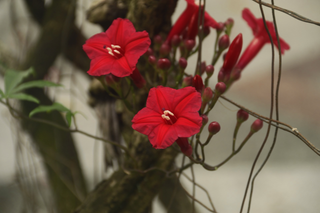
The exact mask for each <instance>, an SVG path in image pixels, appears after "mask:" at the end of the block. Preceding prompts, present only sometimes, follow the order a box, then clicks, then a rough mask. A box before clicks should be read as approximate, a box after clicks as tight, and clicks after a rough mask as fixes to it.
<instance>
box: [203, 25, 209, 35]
mask: <svg viewBox="0 0 320 213" xmlns="http://www.w3.org/2000/svg"><path fill="white" fill-rule="evenodd" d="M209 34H210V28H209V27H207V26H204V28H203V36H204V37H207V36H208V35H209Z"/></svg>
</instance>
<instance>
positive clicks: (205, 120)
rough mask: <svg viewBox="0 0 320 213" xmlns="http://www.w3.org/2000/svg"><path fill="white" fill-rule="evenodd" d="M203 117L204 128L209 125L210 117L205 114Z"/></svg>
mask: <svg viewBox="0 0 320 213" xmlns="http://www.w3.org/2000/svg"><path fill="white" fill-rule="evenodd" d="M201 117H202V126H204V125H206V124H207V123H208V120H209V119H208V116H207V115H205V114H203V115H201Z"/></svg>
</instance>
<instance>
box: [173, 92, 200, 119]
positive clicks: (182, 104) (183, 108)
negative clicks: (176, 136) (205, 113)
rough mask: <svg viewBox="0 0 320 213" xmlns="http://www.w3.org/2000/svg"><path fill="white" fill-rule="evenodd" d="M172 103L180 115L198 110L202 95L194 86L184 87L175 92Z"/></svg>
mask: <svg viewBox="0 0 320 213" xmlns="http://www.w3.org/2000/svg"><path fill="white" fill-rule="evenodd" d="M172 105H173V106H175V107H174V109H173V113H174V114H175V115H177V116H178V117H179V116H180V115H182V114H183V113H185V112H189V111H190V112H191V111H193V112H197V111H198V110H199V109H200V107H201V95H200V93H199V92H197V91H196V89H195V88H194V87H185V88H182V89H180V90H179V92H177V93H176V94H175V96H174V99H173V101H172Z"/></svg>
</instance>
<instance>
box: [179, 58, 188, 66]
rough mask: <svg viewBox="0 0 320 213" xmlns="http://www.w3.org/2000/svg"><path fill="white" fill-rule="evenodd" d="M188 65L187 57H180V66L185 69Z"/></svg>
mask: <svg viewBox="0 0 320 213" xmlns="http://www.w3.org/2000/svg"><path fill="white" fill-rule="evenodd" d="M187 65H188V61H187V60H186V59H185V58H183V57H181V58H180V59H179V66H180V67H181V68H182V69H185V68H186V67H187Z"/></svg>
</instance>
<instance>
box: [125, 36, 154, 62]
mask: <svg viewBox="0 0 320 213" xmlns="http://www.w3.org/2000/svg"><path fill="white" fill-rule="evenodd" d="M150 44H151V41H150V38H149V34H148V33H147V32H146V31H142V32H136V33H134V34H132V36H131V37H130V38H129V39H128V40H127V41H126V44H125V45H126V46H125V47H124V52H125V57H126V59H127V61H128V64H129V65H130V66H136V64H137V62H138V59H139V58H140V56H141V55H143V54H144V53H145V52H146V51H147V50H148V48H149V46H150Z"/></svg>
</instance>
